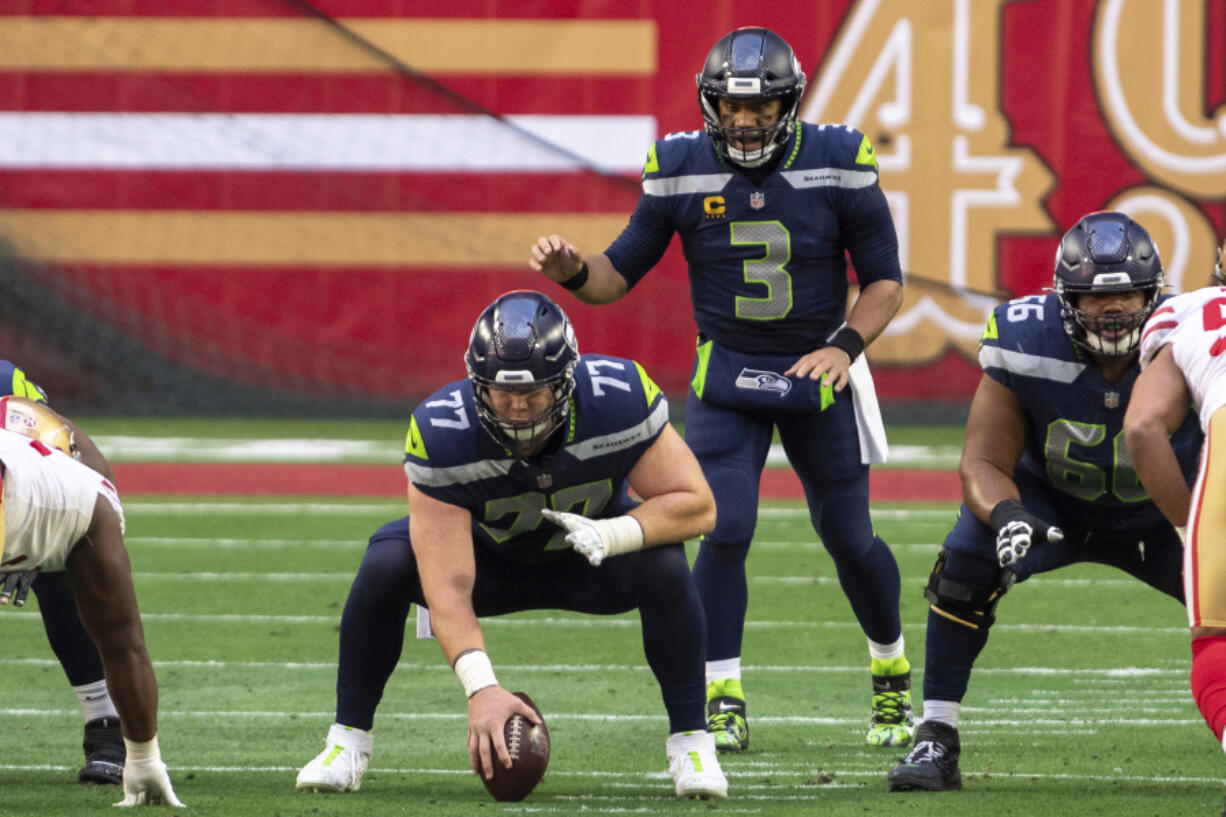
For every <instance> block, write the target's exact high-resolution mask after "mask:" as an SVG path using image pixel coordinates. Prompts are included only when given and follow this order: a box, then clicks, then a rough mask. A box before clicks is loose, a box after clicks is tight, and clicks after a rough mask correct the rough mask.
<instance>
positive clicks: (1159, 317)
mask: <svg viewBox="0 0 1226 817" xmlns="http://www.w3.org/2000/svg"><path fill="white" fill-rule="evenodd" d="M1167 344H1170V346H1171V354H1173V355H1174V356H1175V365H1176V366H1178V367H1179V370H1180V371H1181V372H1183V379H1184V381H1185V382H1186V383H1187V384H1188V391H1189V392H1190V393H1191V395H1192V405H1193V406H1194V407H1195V408H1196V410H1197V412H1198V413H1199V415H1200V425H1201V428H1202V429H1204V430H1206V431H1207V430H1208V429H1209V418H1210V417H1211V416H1212V415H1213V412H1215V411H1217V410H1218V409H1219V408H1221V407H1222V406H1223V405H1226V287H1206V288H1204V289H1198V290H1195V291H1193V292H1185V293H1183V294H1182V295H1176V296H1175V297H1174V298H1171V299H1170V300H1169V301H1166V302H1165V303H1163V304H1162V305H1161V306H1160V307H1159V308H1158V309H1157V310H1156V311H1155V312H1154V314H1153V315H1150V317H1149V321H1148V322H1147V323H1146V324H1145V334H1144V335H1143V336H1142V338H1141V365H1142V366H1144V365H1145V364H1147V363H1148V362H1149V361H1150V360H1153V358H1154V355H1156V354H1158V352H1160V351H1161V350H1162V347H1163V346H1166V345H1167Z"/></svg>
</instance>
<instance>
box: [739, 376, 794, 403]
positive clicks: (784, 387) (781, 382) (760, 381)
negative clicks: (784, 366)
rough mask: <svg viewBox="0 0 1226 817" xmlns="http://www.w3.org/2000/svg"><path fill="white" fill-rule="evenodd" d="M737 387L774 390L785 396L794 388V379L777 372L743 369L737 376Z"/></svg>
mask: <svg viewBox="0 0 1226 817" xmlns="http://www.w3.org/2000/svg"><path fill="white" fill-rule="evenodd" d="M736 387H737V388H738V389H750V390H752V391H773V392H775V393H777V394H778V395H779V396H780V397H783V396H784V395H785V394H787V393H788V392H790V391H791V390H792V381H791V380H788V379H787V378H786V377H784V376H783V375H781V374H779V373H777V372H767V371H763V370H762V369H741V373H740V374H739V375H737V377H736Z"/></svg>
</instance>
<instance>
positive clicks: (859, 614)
mask: <svg viewBox="0 0 1226 817" xmlns="http://www.w3.org/2000/svg"><path fill="white" fill-rule="evenodd" d="M697 82H698V99H699V105H700V108H701V111H702V115H703V120H704V123H705V130H701V131H691V132H688V133H672V134H669V135H667V136H665V137H664V138H662V139H660V140H658V141H657V142H655V144H653V145H652V146H651V149H650V150H649V152H648V155H647V160H646V164H645V166H644V168H643V181H642V195H641V196H640V198H639V201H638V204H637V205H636V207H635V210H634V213H633V214H632V215H631V217H630V223H629V224H628V226H627V227H626V229H625V230H624V231H623V232H622V234H621V235H620V236H619V237H618V238H617V239H616V240H615V241H614V242H613V244H612V245H611V246H609V248H608V249H607V250H605V251H604V252H603V253H598V254H595V255H588V256H586V257H585V256H583V255H582V254H581V253H580V251H579V249H578V248H577V247H575V246H574V245H572V244H570V243H569V242H568V241H566V239H564V238H563V237H561V236H558V235H550V236H543V237H541V238H539V239H538V240H537V242H536V244H535V245H534V246H533V247H532V256H531V259H530V261H529V263H530V264H531V266H533V267H534V268H535V269H538V270H540V271H542V272H543V273H544V274H545V275H546V276H547V277H548V278H550V279H551V280H553V281H557V282H558V283H560V284H561V285H562V286H563V287H565V288H567V289H569V290H571V291H573V292H574V293H575V295H576V296H577V297H578V298H579V299H580V300H582V301H584V302H586V303H591V304H603V303H609V302H611V301H614V300H617V299H618V298H621V297H622V296H623V295H625V294H626V293H627V292H628V291H629V290H630V289H631V288H633V287H634V286H635V284H637V283H638V282H639V281H640V280H642V278H643V276H644V275H646V274H647V273H648V272H649V271H650V270H651V269H652V267H654V266H655V265H656V263H658V262H659V260H660V259H661V257H662V256H663V255H664V252H665V250H667V248H668V245H669V242H670V241H671V239H672V237H673V235H674V234H675V235H678V236H680V238H681V243H682V247H683V248H684V252H685V258H686V262H687V264H688V267H689V279H690V296H691V300H692V303H693V310H694V319H695V322H696V323H697V325H698V331H699V334H698V342H697V354H696V357H695V363H694V375H693V380H692V384H691V385H692V388H691V390H690V393H689V395H688V397H687V401H686V425H685V429H686V435H685V437H686V442H687V443H688V444H689V445H690V448H691V449H693V451H694V453H695V455H696V456H697V457H698V461H699V462H700V463H701V465H702V469H703V473H704V474H705V475H706V478H707V481H708V482H709V483H710V484H711V489H712V491H713V492H714V494H715V501H716V505H717V506H718V507H719V519H718V522H717V524H716V528H715V530H714V531H712V532H711V533H710V534H708V535H707V536H706V537H704V538H703V540H702V544H701V547H700V549H699V555H698V558H697V561H696V562H695V565H694V576H695V580H696V581H697V583H698V589H699V593H700V594H701V595H702V599H703V607H704V609H705V610H706V614H707V631H708V654H709V658H708V663H707V680H708V687H707V702H708V729H709V730H710V731H711V732H712V733H713V734H714V735H715V736H716V743H717V745H718V746H719V748H720V749H721V750H725V751H733V752H735V751H741V750H743V749H745V748H747V747H748V743H749V727H748V721H747V720H746V706H745V692H744V687H743V685H742V682H741V647H742V639H743V635H744V622H745V611H746V608H747V604H748V589H747V582H746V578H745V560H746V558H747V556H748V553H749V546H750V542H751V540H752V538H753V533H754V528H755V527H756V524H757V511H758V508H757V506H758V487H759V483H760V480H761V474H762V469H763V467H764V466H765V463H766V458H767V454H768V451H769V449H770V444H771V440H772V436H773V432H774V430H775V429H776V428H777V429H778V431H779V435H780V438H781V440H782V443H783V448H784V451H785V452H786V453H787V457H788V460H789V461H790V463H791V464H792V466H793V467H794V468H795V469H796V473H797V475H798V476H799V477H800V480H801V482H802V484H803V485H804V489H805V496H806V497H807V498H808V502H809V509H810V517H811V519H812V522H813V525H814V528H815V529H816V530H817V532H818V533H819V534H820V535H821V539H822V543H823V544H824V545H825V547H826V549H827V550H828V551H829V552H830V554H831V556H832V557H833V559H834V562H835V565H836V568H837V571H838V575H839V581H840V584H841V586H842V588H843V590H844V593H845V594H846V596H847V598H848V600H849V601H850V603H851V607H852V611H853V612H854V614H855V616H856V618H857V620H858V622H859V624H860V626H861V628H862V630H863V631H864V633H865V635H866V636H867V639H868V647H869V659H870V668H869V670H870V675H871V680H872V687H873V705H872V714H871V716H870V721H869V728H868V732H867V736H866V737H867V742H868V743H869V744H870V745H873V746H905V745H907V744H908V743H909V742H910V740H911V734H912V731H913V728H914V727H913V718H912V714H911V699H910V694H911V693H910V664H909V662H908V661H907V659H906V656H905V653H904V644H903V637H902V626H901V621H900V619H899V613H898V599H899V574H898V566H897V564H896V562H895V561H894V557H893V554H892V553H891V552H890V549H889V547H888V546H887V545H886V543H885V542H884V541H882V540H881V539H880V538H879V537H877V536H876V535H875V534H874V532H873V528H872V523H871V520H870V518H869V510H868V466H869V463H872V462H882V461H884V459H885V455H886V443H885V431H884V428H883V426H882V424H881V416H880V412H879V410H878V407H877V401H876V395H875V392H874V389H873V384H872V377H871V375H870V374H869V372H868V366H867V363H866V362H865V359H864V356H863V354H862V352H863V351H864V347H865V346H866V345H867V344H869V343H871V342H872V341H873V340H874V339H875V338H876V337H877V336H878V335H879V334H881V332H882V331H883V330H884V329H885V327H886V325H887V324H888V323H889V321H890V319H891V318H892V317H893V316H894V314H895V313H896V312H897V311H898V307H899V305H900V304H901V302H902V273H901V270H900V268H899V261H898V238H897V235H896V233H895V229H894V222H893V220H892V218H891V216H890V210H889V206H888V204H887V203H886V199H885V195H884V193H882V190H881V187H880V185H879V184H878V172H877V159H876V155H875V153H874V150H873V146H872V143H871V142H870V141H869V140H868V138H867V137H866V136H865V135H864V134H862V133H860V132H859V131H857V130H855V129H854V128H851V127H847V126H844V125H813V124H808V123H802V122H798V121H797V111H798V109H799V105H800V99H801V96H802V94H803V93H804V87H805V75H804V73H803V72H802V71H801V70H800V63H799V61H798V60H797V59H796V57H795V54H794V53H793V52H792V49H791V47H790V46H788V44H787V42H785V41H784V40H783V38H781V37H780V36H779V35H778V34H775V33H774V32H772V31H769V30H767V29H763V28H741V29H737V30H736V31H733V32H732V33H731V34H728V35H727V36H725V37H723V38H722V39H720V41H719V42H717V43H716V44H715V47H714V48H712V49H711V51H710V53H709V54H708V56H707V59H706V63H705V65H704V67H703V69H702V71H701V72H700V73H699V74H698V75H697ZM849 257H850V259H851V262H852V263H853V264H854V266H855V271H856V277H857V279H858V283H859V286H860V291H859V294H858V295H857V296H856V299H855V302H854V304H853V305H852V307H851V309H850V311H848V309H847V300H848V294H849V283H848V275H847V259H848V258H849ZM849 384H850V386H851V388H847V386H848V385H849Z"/></svg>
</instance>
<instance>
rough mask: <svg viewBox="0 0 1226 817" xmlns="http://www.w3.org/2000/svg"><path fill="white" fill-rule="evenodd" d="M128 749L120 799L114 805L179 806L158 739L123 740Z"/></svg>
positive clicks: (155, 737)
mask: <svg viewBox="0 0 1226 817" xmlns="http://www.w3.org/2000/svg"><path fill="white" fill-rule="evenodd" d="M123 742H124V745H125V746H126V747H127V750H128V757H127V760H125V761H124V765H123V799H122V800H120V801H119V802H118V803H115V805H117V806H145V805H149V806H153V805H167V806H180V807H181V806H182V805H183V803H182V802H181V801H180V800H179V798H178V797H176V796H175V790H174V787H173V786H171V785H170V774H169V773H167V771H166V764H165V763H163V762H162V752H161V750H160V749H158V739H157V736H156V735H155V736H154V738H153V740H148V741H132V740H128V739H127V738H124V739H123Z"/></svg>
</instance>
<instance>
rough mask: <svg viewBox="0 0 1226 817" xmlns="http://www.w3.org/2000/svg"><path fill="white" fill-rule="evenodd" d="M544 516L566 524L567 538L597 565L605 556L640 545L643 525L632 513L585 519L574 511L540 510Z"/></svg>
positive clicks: (626, 551)
mask: <svg viewBox="0 0 1226 817" xmlns="http://www.w3.org/2000/svg"><path fill="white" fill-rule="evenodd" d="M541 513H542V514H543V515H544V517H545V518H546V519H548V520H549V521H550V522H552V523H554V524H555V525H557V526H558V527H562V528H566V529H567V530H568V531H570V533H568V534H566V542H567V544H569V545H570V546H571V547H572V548H574V549H575V550H577V551H578V552H579V553H582V554H583V555H584V556H586V557H587V560H588V561H589V562H591V563H592V564H593V565H595V566H599V565H600V563H601V562H603V561H604V559H605V557H606V556H616V555H618V554H619V553H629V552H630V551H632V550H642V548H643V526H642V525H640V524H639V521H638V520H637V519H635V518H634V517H633V516H615V517H613V518H612V519H588V518H587V517H586V516H580V515H579V514H577V513H565V512H563V511H551V510H549V509H548V508H546V509H545V510H543V511H541Z"/></svg>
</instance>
